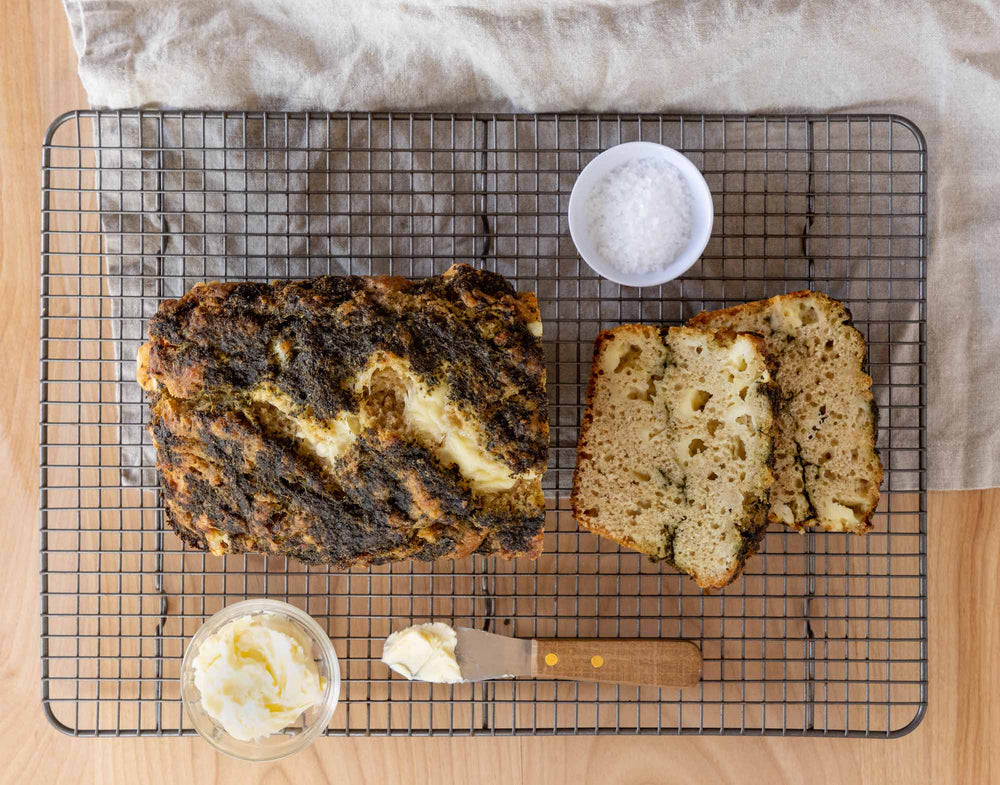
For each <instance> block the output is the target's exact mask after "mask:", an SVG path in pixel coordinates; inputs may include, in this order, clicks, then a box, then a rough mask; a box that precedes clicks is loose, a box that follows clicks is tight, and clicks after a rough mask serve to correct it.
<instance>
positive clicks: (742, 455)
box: [733, 436, 747, 461]
mask: <svg viewBox="0 0 1000 785" xmlns="http://www.w3.org/2000/svg"><path fill="white" fill-rule="evenodd" d="M733 454H734V455H735V456H736V457H737V458H739V459H740V460H741V461H745V460H746V459H747V448H746V445H745V444H743V440H742V439H741V438H739V437H738V436H737V437H736V445H735V446H734V448H733Z"/></svg>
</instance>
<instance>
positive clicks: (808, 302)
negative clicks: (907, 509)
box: [688, 291, 882, 534]
mask: <svg viewBox="0 0 1000 785" xmlns="http://www.w3.org/2000/svg"><path fill="white" fill-rule="evenodd" d="M688 324H689V326H692V327H701V328H708V329H713V330H720V329H725V330H747V331H750V332H755V333H759V334H760V335H762V336H763V337H764V340H765V341H766V342H767V352H768V359H769V361H771V362H772V364H773V366H774V368H775V381H776V382H777V385H778V388H779V389H780V392H781V406H780V408H779V411H778V415H777V423H778V429H777V430H778V432H777V437H776V440H775V478H776V479H775V483H774V486H773V487H772V488H771V505H770V506H771V509H770V513H769V519H770V520H771V521H773V522H775V523H784V524H787V525H789V526H794V527H796V528H802V527H805V526H819V527H822V528H824V529H826V530H828V531H849V532H856V533H858V534H862V533H864V532H866V531H868V530H869V529H870V528H871V525H872V522H871V518H872V513H873V512H874V511H875V507H876V506H877V505H878V498H879V486H880V485H881V484H882V463H881V461H880V460H879V457H878V453H877V452H876V450H875V436H876V433H877V427H876V419H877V411H876V408H875V403H874V400H873V399H872V393H871V383H872V380H871V377H869V376H868V374H866V373H865V356H866V349H865V340H864V338H863V337H862V336H861V333H859V332H858V331H857V330H856V329H854V327H852V326H851V314H850V312H849V311H848V310H847V308H845V307H844V306H843V304H842V303H839V302H838V301H836V300H834V299H831V298H830V297H827V296H826V295H823V294H819V293H817V292H809V291H804V292H795V293H794V294H786V295H783V296H779V297H772V298H771V299H770V300H763V301H761V302H754V303H747V304H746V305H739V306H736V307H735V308H729V309H727V310H724V311H715V312H713V313H702V314H699V315H698V316H696V317H694V318H693V319H692V320H691V321H690V322H688Z"/></svg>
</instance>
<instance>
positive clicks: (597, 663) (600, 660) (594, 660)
mask: <svg viewBox="0 0 1000 785" xmlns="http://www.w3.org/2000/svg"><path fill="white" fill-rule="evenodd" d="M590 664H591V665H593V666H594V667H595V668H600V667H601V666H602V665H603V664H604V657H602V656H601V655H600V654H595V655H594V656H593V657H591V658H590Z"/></svg>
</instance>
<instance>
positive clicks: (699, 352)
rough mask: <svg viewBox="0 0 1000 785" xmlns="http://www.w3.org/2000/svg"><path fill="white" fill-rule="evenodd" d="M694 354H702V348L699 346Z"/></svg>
mask: <svg viewBox="0 0 1000 785" xmlns="http://www.w3.org/2000/svg"><path fill="white" fill-rule="evenodd" d="M694 352H695V354H701V352H702V348H701V347H700V346H697V347H695V350H694Z"/></svg>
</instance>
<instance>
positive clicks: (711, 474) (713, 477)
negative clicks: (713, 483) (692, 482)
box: [706, 472, 719, 480]
mask: <svg viewBox="0 0 1000 785" xmlns="http://www.w3.org/2000/svg"><path fill="white" fill-rule="evenodd" d="M706 479H709V480H718V479H719V475H718V474H716V473H715V472H712V473H710V474H709V475H708V477H707V478H706Z"/></svg>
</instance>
